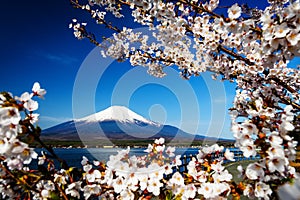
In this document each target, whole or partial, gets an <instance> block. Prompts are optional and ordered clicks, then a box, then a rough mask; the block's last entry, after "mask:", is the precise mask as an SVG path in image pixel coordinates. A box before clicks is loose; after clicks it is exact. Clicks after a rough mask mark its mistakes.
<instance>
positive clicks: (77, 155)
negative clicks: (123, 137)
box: [35, 148, 198, 168]
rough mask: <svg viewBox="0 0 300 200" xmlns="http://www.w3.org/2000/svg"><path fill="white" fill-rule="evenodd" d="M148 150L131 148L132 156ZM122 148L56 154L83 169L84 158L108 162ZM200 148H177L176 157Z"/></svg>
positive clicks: (55, 149) (63, 149)
mask: <svg viewBox="0 0 300 200" xmlns="http://www.w3.org/2000/svg"><path fill="white" fill-rule="evenodd" d="M145 149H146V148H131V149H130V156H132V155H136V156H141V155H145V154H146V153H145V152H144V150H145ZM120 150H121V149H120V148H70V149H66V148H54V151H55V153H56V154H57V155H58V156H59V157H60V158H62V159H64V160H66V161H67V163H68V165H69V166H75V167H80V168H81V164H80V162H81V160H82V156H85V157H87V158H88V159H89V160H90V161H92V160H99V161H107V160H108V159H109V156H110V155H116V154H117V152H118V151H120ZM35 151H36V152H37V153H38V154H39V155H40V154H41V151H45V149H41V148H37V149H35ZM197 153H198V148H176V151H175V155H190V154H193V155H195V154H197Z"/></svg>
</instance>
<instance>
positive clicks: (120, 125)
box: [42, 106, 218, 142]
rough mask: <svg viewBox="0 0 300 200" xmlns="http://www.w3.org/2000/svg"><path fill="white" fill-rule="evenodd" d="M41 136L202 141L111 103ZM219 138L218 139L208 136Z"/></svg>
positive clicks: (93, 139) (197, 136)
mask: <svg viewBox="0 0 300 200" xmlns="http://www.w3.org/2000/svg"><path fill="white" fill-rule="evenodd" d="M42 137H44V138H46V139H53V140H66V141H67V140H73V141H74V140H75V141H77V140H81V141H94V142H95V141H96V140H137V141H138V140H145V139H155V138H159V137H164V138H165V139H167V140H172V139H176V140H177V139H178V140H189V141H191V140H204V139H207V138H209V137H205V136H202V135H193V134H190V133H187V132H185V131H183V130H181V129H179V128H177V127H175V126H172V125H163V124H160V123H157V122H154V121H152V120H149V119H146V118H144V117H143V116H141V115H139V114H137V113H135V112H133V111H132V110H130V109H129V108H127V107H125V106H111V107H108V108H106V109H104V110H102V111H100V112H97V113H94V114H92V115H89V116H86V117H83V118H80V119H74V120H70V121H67V122H63V123H61V124H58V125H56V126H53V127H50V128H48V129H45V130H44V131H43V132H42ZM210 139H213V140H218V139H217V138H210Z"/></svg>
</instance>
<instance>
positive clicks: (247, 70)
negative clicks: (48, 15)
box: [91, 0, 300, 199]
mask: <svg viewBox="0 0 300 200" xmlns="http://www.w3.org/2000/svg"><path fill="white" fill-rule="evenodd" d="M105 2H107V1H105ZM268 2H269V3H270V5H269V6H267V7H266V8H264V9H262V10H260V9H257V8H255V9H251V8H249V7H248V6H247V5H239V4H234V5H232V6H229V8H228V9H227V10H226V11H227V12H223V13H227V16H224V15H220V14H218V13H217V12H218V11H217V10H218V9H217V8H219V1H218V0H209V1H204V2H202V1H193V0H192V1H186V0H179V1H177V2H176V3H175V2H172V1H171V2H170V1H167V2H165V1H159V0H155V1H149V0H127V1H114V2H113V3H112V5H116V4H117V3H119V5H120V7H123V9H124V8H126V9H128V10H129V9H131V10H132V16H133V18H134V21H135V22H136V23H139V24H141V25H143V26H146V27H148V28H149V34H146V33H134V31H133V30H131V29H127V28H123V30H120V29H117V28H115V27H113V26H112V25H111V26H110V27H108V28H110V29H112V30H114V31H116V33H114V34H113V37H112V38H110V39H105V41H104V42H105V48H104V50H103V52H102V55H104V56H111V57H113V58H116V59H118V60H119V61H124V60H129V61H130V63H131V64H132V65H133V66H145V67H148V69H149V70H148V72H149V73H150V74H151V75H155V76H158V77H162V76H165V75H166V74H165V73H164V71H163V69H164V68H165V67H169V66H177V67H178V69H179V70H180V71H181V76H182V77H184V78H189V77H190V76H192V75H196V76H197V75H199V74H200V73H201V72H205V71H209V72H211V73H212V77H213V78H214V79H218V78H221V79H222V80H229V81H230V82H234V83H236V86H237V92H236V96H235V98H234V103H233V107H232V108H231V109H230V116H231V119H232V127H231V130H232V132H233V135H234V137H235V139H236V142H235V146H236V147H238V148H240V149H241V151H242V152H243V154H244V156H245V157H251V156H257V155H259V156H260V158H261V160H260V161H259V162H257V163H255V164H254V165H251V166H250V167H248V168H247V169H246V170H245V172H246V173H244V178H245V180H246V182H247V181H248V184H245V185H243V186H240V189H241V190H242V189H245V188H246V189H245V190H244V191H246V192H244V194H245V195H247V196H256V197H259V198H265V199H267V197H268V196H270V194H271V191H272V190H275V189H276V187H277V186H278V185H280V184H282V183H283V181H281V180H290V179H291V178H294V177H295V171H294V168H292V167H291V166H290V165H289V162H290V161H291V160H293V159H295V154H296V152H295V148H296V147H297V142H296V141H294V140H293V137H292V136H291V133H292V132H293V131H295V123H297V121H296V119H298V118H299V113H300V94H299V90H300V82H299V77H300V71H299V68H296V67H289V65H288V64H289V61H290V60H292V59H293V58H295V57H296V56H299V49H298V48H297V47H298V46H299V41H300V29H299V27H300V26H299V22H300V14H299V13H300V1H299V0H294V1H268ZM94 4H95V5H94V7H92V8H91V9H93V8H95V7H97V9H103V8H105V7H106V6H107V4H104V3H103V2H102V1H98V2H96V1H94ZM219 9H220V8H219ZM223 9H224V8H223ZM92 42H94V41H92ZM258 166H259V167H258ZM254 169H257V170H258V172H255V173H258V174H259V176H257V177H256V178H254V177H255V176H254V177H253V176H251V175H250V176H248V175H247V174H249V173H248V172H251V173H250V174H252V175H253V171H255V170H254ZM251 170H252V171H251ZM209 184H210V185H211V184H213V182H212V181H209ZM270 184H271V185H272V187H271V188H270V187H269V186H268V185H270ZM210 187H213V186H210ZM210 191H213V190H210ZM173 192H175V191H173ZM175 193H176V192H175ZM213 193H214V194H216V192H213ZM225 196H226V195H225Z"/></svg>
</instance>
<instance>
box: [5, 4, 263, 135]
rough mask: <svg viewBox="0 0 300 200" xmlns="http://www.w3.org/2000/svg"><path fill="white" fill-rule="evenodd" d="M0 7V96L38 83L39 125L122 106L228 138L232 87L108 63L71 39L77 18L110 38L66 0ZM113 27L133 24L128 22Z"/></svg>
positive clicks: (86, 45)
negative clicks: (42, 90)
mask: <svg viewBox="0 0 300 200" xmlns="http://www.w3.org/2000/svg"><path fill="white" fill-rule="evenodd" d="M230 2H239V3H241V2H244V1H230ZM226 3H229V1H226ZM229 4H230V3H229ZM249 4H250V5H251V4H253V1H249ZM1 5H2V6H1V7H0V21H1V33H0V34H1V37H0V44H1V53H0V63H1V65H0V66H1V74H2V77H1V79H0V91H11V92H12V93H13V94H14V95H16V96H18V95H21V94H22V92H25V91H29V90H30V89H31V87H32V85H33V83H34V82H35V81H38V82H40V83H41V85H42V87H43V88H45V89H46V90H47V94H46V96H45V100H43V101H40V108H39V110H38V113H40V114H41V119H40V122H39V125H40V126H41V127H42V128H47V127H49V126H52V125H55V124H58V123H61V122H64V121H66V120H69V119H72V118H74V117H76V118H79V117H83V116H86V115H89V114H92V113H93V112H97V111H100V110H103V109H105V108H107V107H109V106H110V105H125V106H128V107H129V108H130V109H132V110H133V111H135V112H137V113H139V114H141V115H142V116H144V117H146V118H150V119H152V120H154V121H159V122H162V123H166V124H172V125H175V126H177V127H180V128H182V129H183V130H186V131H188V132H193V133H199V134H202V135H210V136H220V137H224V138H231V137H232V136H231V133H230V130H229V119H228V116H227V111H226V110H227V109H228V108H229V107H230V106H231V103H232V100H233V96H234V93H235V88H234V85H231V84H229V83H227V82H225V83H221V82H218V83H212V82H211V80H210V79H209V75H208V74H205V75H204V76H203V77H196V78H191V80H189V81H185V80H182V79H181V78H180V77H179V74H178V73H176V71H174V70H172V69H170V70H169V71H168V74H169V76H168V77H166V78H164V79H162V80H160V79H157V78H155V77H151V76H149V75H148V74H147V73H146V69H144V68H141V67H139V68H138V69H137V68H133V67H131V66H130V65H129V63H128V62H125V63H118V62H116V61H107V60H106V61H105V60H104V59H103V58H101V56H100V54H99V51H98V50H97V49H96V50H95V49H94V46H93V45H92V44H90V43H89V42H88V41H87V40H83V41H78V40H77V39H75V38H74V37H73V33H72V30H70V29H69V28H68V24H69V23H70V22H71V20H72V19H73V18H78V19H80V20H81V21H83V22H85V21H87V22H88V27H89V28H90V29H93V30H96V33H101V34H105V35H107V36H108V35H109V34H110V33H111V32H109V31H108V30H107V29H103V28H101V27H99V26H98V25H95V23H94V22H93V21H91V20H90V18H89V16H88V15H86V14H85V13H83V12H81V11H80V10H76V9H73V8H72V7H71V6H70V4H69V1H68V0H64V1H63V0H44V1H43V2H41V1H35V0H29V1H26V3H25V2H24V1H14V5H13V6H12V5H11V3H10V2H9V1H3V2H2V3H1ZM258 6H262V4H261V3H260V5H258ZM114 23H116V24H118V25H122V24H130V19H127V18H125V19H120V20H117V21H114ZM131 26H132V27H135V25H131ZM95 52H96V53H95ZM93 62H94V64H91V63H93ZM104 69H105V70H104ZM224 88H225V90H224ZM79 89H80V91H78V90H79ZM74 94H75V95H74ZM74 98H76V99H75V100H74ZM223 123H225V125H224V128H222V127H223ZM218 127H220V128H218Z"/></svg>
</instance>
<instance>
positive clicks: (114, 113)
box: [76, 106, 159, 126]
mask: <svg viewBox="0 0 300 200" xmlns="http://www.w3.org/2000/svg"><path fill="white" fill-rule="evenodd" d="M76 121H85V122H103V121H117V122H121V123H140V122H142V123H146V124H151V125H156V126H157V125H159V124H158V123H156V122H153V121H151V120H148V119H146V118H144V117H142V116H141V115H139V114H137V113H135V112H133V111H131V110H130V109H128V108H127V107H125V106H111V107H108V108H106V109H105V110H102V111H100V112H98V113H95V114H92V115H89V116H87V117H84V118H81V119H78V120H76Z"/></svg>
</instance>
